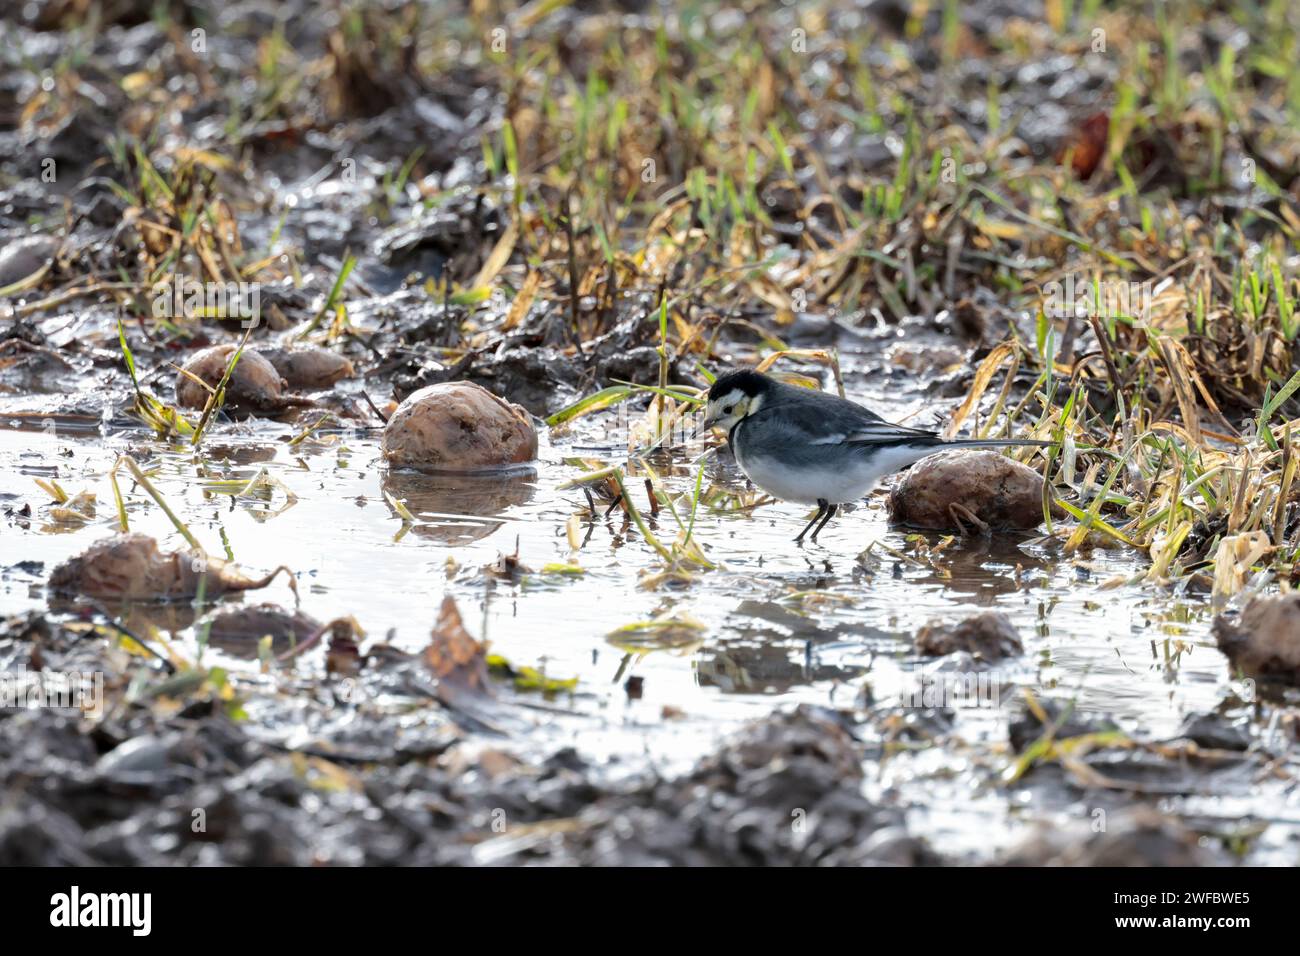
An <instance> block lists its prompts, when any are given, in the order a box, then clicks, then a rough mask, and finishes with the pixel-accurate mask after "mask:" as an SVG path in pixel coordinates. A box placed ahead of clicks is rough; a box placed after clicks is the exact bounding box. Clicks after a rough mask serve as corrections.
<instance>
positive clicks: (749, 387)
mask: <svg viewBox="0 0 1300 956" xmlns="http://www.w3.org/2000/svg"><path fill="white" fill-rule="evenodd" d="M769 385H771V382H769V381H768V380H767V378H766V377H765V376H763V374H762V373H760V372H755V371H754V370H753V369H748V368H742V369H741V370H740V371H738V372H728V373H727V374H726V375H722V376H719V377H718V379H717V381H715V382H714V383H713V385H712V386H711V387H710V388H709V400H710V401H712V400H713V399H715V398H721V397H722V396H723V395H726V394H728V393H729V392H731V391H733V390H735V389H740V390H741V391H742V392H744V393H745V394H746V395H748V396H749V397H750V398H753V397H754V396H755V395H758V394H759V393H760V392H763V391H765V390H766V389H767V388H768V386H769Z"/></svg>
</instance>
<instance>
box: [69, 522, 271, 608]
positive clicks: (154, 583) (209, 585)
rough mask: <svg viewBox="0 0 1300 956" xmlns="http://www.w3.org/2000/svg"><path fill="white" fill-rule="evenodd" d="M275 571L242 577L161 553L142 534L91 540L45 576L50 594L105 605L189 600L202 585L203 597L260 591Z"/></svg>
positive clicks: (201, 560)
mask: <svg viewBox="0 0 1300 956" xmlns="http://www.w3.org/2000/svg"><path fill="white" fill-rule="evenodd" d="M278 573H279V569H277V570H276V571H273V572H271V573H270V574H269V575H267V576H266V577H264V578H248V577H245V576H243V575H241V574H240V573H239V572H237V571H236V570H234V568H233V567H232V566H231V565H230V564H228V563H227V562H225V561H221V560H218V559H216V558H209V557H206V556H195V555H193V554H189V553H186V552H184V551H175V552H162V551H160V550H159V549H158V542H157V541H155V540H154V539H153V538H151V537H149V536H148V535H147V534H119V535H114V536H113V537H111V538H105V539H104V540H102V541H97V542H96V543H95V544H93V545H91V546H90V547H89V548H87V549H86V550H85V551H83V552H82V553H81V554H79V555H76V556H75V557H72V558H69V559H68V560H67V561H64V562H63V563H62V564H60V565H59V566H58V567H56V568H55V569H54V570H53V571H51V572H50V580H49V586H50V590H51V591H53V592H54V593H56V594H62V595H70V596H81V597H90V598H102V599H107V600H122V601H125V600H140V601H173V600H181V599H185V598H191V597H193V596H194V595H195V594H197V593H198V590H199V587H200V584H201V583H204V582H205V583H204V587H205V589H206V593H207V594H209V595H213V596H215V595H218V594H224V593H226V592H228V591H247V590H252V589H255V588H262V587H266V585H267V584H269V583H270V582H271V579H272V578H274V577H275V575H276V574H278Z"/></svg>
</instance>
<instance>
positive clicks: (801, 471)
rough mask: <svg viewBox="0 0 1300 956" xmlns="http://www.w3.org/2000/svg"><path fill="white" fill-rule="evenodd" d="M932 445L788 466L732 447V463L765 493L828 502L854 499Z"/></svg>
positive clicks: (926, 450)
mask: <svg viewBox="0 0 1300 956" xmlns="http://www.w3.org/2000/svg"><path fill="white" fill-rule="evenodd" d="M931 451H933V449H917V448H906V447H899V448H881V449H878V450H877V451H876V452H875V454H873V455H870V456H863V458H862V459H859V460H855V461H848V462H844V463H843V464H842V467H810V466H808V465H800V466H795V467H792V466H791V465H789V464H783V463H781V462H780V461H777V460H776V459H774V458H771V457H769V456H766V455H749V456H745V455H742V454H741V452H740V450H739V449H735V455H736V463H737V464H739V465H740V468H741V470H742V471H744V473H745V475H746V477H748V478H749V480H750V481H752V482H753V483H754V484H756V485H757V486H758V487H759V488H761V489H763V490H764V491H766V492H767V493H768V494H769V495H772V496H773V497H776V498H781V499H783V500H785V501H795V502H799V503H800V504H809V505H811V504H816V503H817V502H818V500H822V499H824V500H825V501H828V502H830V503H831V504H846V503H848V502H851V501H857V500H858V499H859V498H862V497H863V496H864V495H866V494H867V492H869V491H870V490H871V489H872V488H874V487H875V486H876V482H878V481H879V480H880V479H881V478H882V477H884V476H885V475H888V474H891V473H892V472H895V471H897V470H898V469H900V468H904V467H906V466H907V465H910V464H912V463H913V462H915V461H919V460H920V459H921V458H924V457H925V456H926V455H927V454H929V453H930V452H931Z"/></svg>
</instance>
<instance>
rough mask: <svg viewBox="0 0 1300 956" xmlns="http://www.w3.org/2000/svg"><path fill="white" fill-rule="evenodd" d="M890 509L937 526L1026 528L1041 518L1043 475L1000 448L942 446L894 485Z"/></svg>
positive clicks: (920, 524)
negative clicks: (976, 448) (936, 452)
mask: <svg viewBox="0 0 1300 956" xmlns="http://www.w3.org/2000/svg"><path fill="white" fill-rule="evenodd" d="M889 515H890V517H891V518H892V519H893V520H894V521H896V522H898V523H899V524H905V525H909V526H911V527H914V528H925V529H928V530H934V531H972V530H978V531H1026V530H1030V529H1033V528H1036V527H1038V525H1039V524H1041V523H1042V520H1043V478H1042V476H1041V475H1040V474H1038V472H1036V471H1034V470H1033V469H1032V468H1030V467H1029V466H1027V465H1022V464H1020V463H1019V462H1017V461H1013V460H1012V459H1010V458H1007V457H1006V456H1004V455H999V454H998V453H997V452H992V451H977V450H958V451H941V452H939V453H938V454H936V455H930V456H929V457H928V458H922V459H921V460H920V461H919V462H917V463H916V464H915V465H913V466H912V467H911V469H909V470H908V472H907V474H906V475H905V476H904V477H903V480H902V481H900V482H899V483H898V484H897V485H896V486H895V487H894V489H893V491H892V492H890V495H889Z"/></svg>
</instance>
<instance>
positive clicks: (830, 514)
mask: <svg viewBox="0 0 1300 956" xmlns="http://www.w3.org/2000/svg"><path fill="white" fill-rule="evenodd" d="M838 508H839V505H827V506H826V517H824V518H822V523H821V524H819V525H818V526H817V527H816V528H815V529H814V530H813V533H812V540H814V541H816V540H817V536H818V535H819V534H821V533H822V528H824V527H826V523H827V522H828V521H830V520H831V519H832V518H834V517H835V511H836V509H838Z"/></svg>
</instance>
